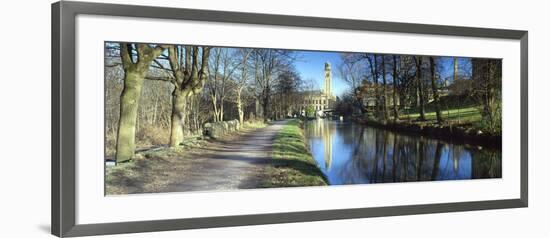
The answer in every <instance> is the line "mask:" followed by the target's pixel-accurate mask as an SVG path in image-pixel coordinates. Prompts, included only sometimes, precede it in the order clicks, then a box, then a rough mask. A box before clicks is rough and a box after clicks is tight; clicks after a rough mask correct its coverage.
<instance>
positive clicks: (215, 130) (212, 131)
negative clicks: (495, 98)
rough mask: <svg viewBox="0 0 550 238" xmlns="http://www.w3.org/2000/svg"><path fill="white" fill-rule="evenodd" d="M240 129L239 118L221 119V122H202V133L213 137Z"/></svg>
mask: <svg viewBox="0 0 550 238" xmlns="http://www.w3.org/2000/svg"><path fill="white" fill-rule="evenodd" d="M240 129H241V125H240V123H239V120H237V119H235V120H230V121H221V122H211V123H206V124H204V130H203V131H204V135H206V136H210V137H212V138H214V139H218V138H221V137H222V136H224V135H227V134H229V133H231V132H234V131H238V130H240Z"/></svg>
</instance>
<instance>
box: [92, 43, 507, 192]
mask: <svg viewBox="0 0 550 238" xmlns="http://www.w3.org/2000/svg"><path fill="white" fill-rule="evenodd" d="M104 50H105V51H104V57H105V59H104V63H105V64H104V72H105V76H104V89H105V91H104V99H105V105H104V106H105V108H104V116H105V118H104V120H105V128H104V134H105V138H104V143H105V144H104V146H105V147H104V150H105V153H104V158H103V160H104V164H105V195H124V194H141V193H169V192H189V191H232V190H239V189H268V188H282V187H306V186H334V185H367V184H375V183H399V182H428V181H452V180H474V179H494V178H502V149H501V147H502V142H501V141H502V136H501V135H502V90H501V88H502V59H495V58H473V57H464V56H431V55H405V54H387V53H384V52H331V51H312V50H289V49H269V48H245V47H220V46H203V45H185V44H181V45H176V44H158V43H136V42H105V44H104Z"/></svg>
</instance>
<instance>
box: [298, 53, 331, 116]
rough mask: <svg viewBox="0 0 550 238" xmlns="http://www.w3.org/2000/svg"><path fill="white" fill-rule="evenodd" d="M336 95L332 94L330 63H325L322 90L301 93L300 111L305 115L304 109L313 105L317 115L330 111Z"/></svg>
mask: <svg viewBox="0 0 550 238" xmlns="http://www.w3.org/2000/svg"><path fill="white" fill-rule="evenodd" d="M335 101H336V97H335V96H334V95H333V94H332V70H331V68H330V63H328V62H327V63H325V84H324V89H322V90H311V91H305V92H303V93H302V103H301V104H300V111H301V113H302V115H305V109H306V108H307V107H308V106H313V108H314V109H315V112H316V113H317V114H318V115H321V114H323V113H326V112H329V111H332V108H333V107H334V103H335Z"/></svg>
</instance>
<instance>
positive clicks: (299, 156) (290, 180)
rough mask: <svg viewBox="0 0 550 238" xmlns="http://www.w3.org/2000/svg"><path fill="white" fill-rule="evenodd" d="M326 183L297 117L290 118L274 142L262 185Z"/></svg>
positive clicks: (281, 185) (314, 184)
mask: <svg viewBox="0 0 550 238" xmlns="http://www.w3.org/2000/svg"><path fill="white" fill-rule="evenodd" d="M322 185H328V182H327V179H326V177H325V176H324V174H323V172H321V170H320V169H319V168H318V167H317V165H316V163H315V160H314V159H313V157H312V156H311V153H310V151H309V149H308V145H307V142H306V139H305V137H304V135H303V131H302V129H301V122H300V121H299V120H296V119H294V120H291V121H289V122H288V123H287V124H286V125H284V127H283V129H282V130H281V131H280V132H279V133H278V134H277V136H276V137H275V140H274V142H273V154H272V162H271V165H270V166H269V167H268V168H267V169H266V175H265V178H264V180H263V181H262V183H261V184H260V186H261V187H265V188H272V187H298V186H322Z"/></svg>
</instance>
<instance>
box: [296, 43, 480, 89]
mask: <svg viewBox="0 0 550 238" xmlns="http://www.w3.org/2000/svg"><path fill="white" fill-rule="evenodd" d="M296 53H297V58H298V60H297V61H296V62H295V66H296V70H297V71H298V72H299V73H300V75H301V76H302V79H303V80H308V79H313V80H314V81H315V82H316V84H317V85H316V86H317V88H318V89H323V87H324V81H325V62H329V63H330V64H331V68H332V91H333V94H334V95H336V96H341V95H342V94H343V93H344V92H345V91H346V90H348V89H349V85H348V84H347V83H346V82H345V81H344V80H343V79H342V78H340V76H339V73H338V65H339V64H340V63H341V62H342V60H341V59H340V55H339V53H335V52H320V51H296ZM438 60H439V61H438V67H439V73H440V75H441V76H442V78H447V77H450V76H452V75H453V57H440V58H438ZM469 61H470V59H469V58H459V66H462V65H468V64H469ZM459 70H462V67H461V68H460V69H459ZM388 76H389V75H388ZM389 77H391V76H389Z"/></svg>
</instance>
